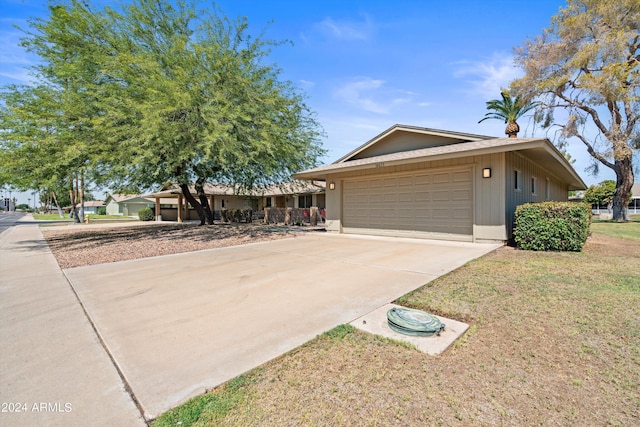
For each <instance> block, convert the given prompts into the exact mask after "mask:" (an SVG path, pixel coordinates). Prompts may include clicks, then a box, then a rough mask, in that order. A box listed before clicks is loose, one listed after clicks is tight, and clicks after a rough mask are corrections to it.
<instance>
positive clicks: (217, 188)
mask: <svg viewBox="0 0 640 427" xmlns="http://www.w3.org/2000/svg"><path fill="white" fill-rule="evenodd" d="M324 191H325V183H324V181H322V182H317V181H311V182H310V181H293V182H285V183H280V184H273V185H270V186H269V187H266V188H262V189H255V190H253V191H250V192H249V193H239V192H236V190H235V188H234V187H233V186H232V185H228V184H210V183H206V184H205V185H204V193H205V194H206V195H207V196H248V197H262V196H283V195H293V194H308V193H323V192H324ZM189 192H191V194H194V195H195V194H196V189H195V186H193V185H190V186H189ZM180 194H182V189H180V187H178V186H177V185H176V184H166V185H165V186H163V189H162V190H160V191H158V192H155V193H152V194H147V195H145V196H144V197H151V198H155V197H165V198H177V197H178V196H179V195H180Z"/></svg>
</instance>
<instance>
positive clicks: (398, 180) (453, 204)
mask: <svg viewBox="0 0 640 427" xmlns="http://www.w3.org/2000/svg"><path fill="white" fill-rule="evenodd" d="M472 181H473V180H472V170H471V168H463V169H443V170H434V171H421V172H419V173H412V174H404V175H403V174H401V175H389V176H382V177H375V178H364V179H347V180H345V181H344V183H343V201H342V204H343V232H344V233H359V234H385V235H396V236H406V235H410V236H415V235H416V234H417V233H425V234H427V235H425V236H424V237H443V236H444V235H447V237H449V238H450V239H455V240H468V241H471V240H472V235H473V215H472V213H473V190H472V188H473V187H472ZM433 234H436V235H439V236H433Z"/></svg>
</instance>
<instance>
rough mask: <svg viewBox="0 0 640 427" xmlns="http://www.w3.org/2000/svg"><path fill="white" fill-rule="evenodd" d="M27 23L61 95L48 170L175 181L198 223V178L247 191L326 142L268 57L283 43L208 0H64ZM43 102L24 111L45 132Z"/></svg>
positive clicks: (148, 184) (129, 181)
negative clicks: (108, 2)
mask: <svg viewBox="0 0 640 427" xmlns="http://www.w3.org/2000/svg"><path fill="white" fill-rule="evenodd" d="M204 6H206V7H204ZM69 17H71V18H72V19H68V18H69ZM32 29H33V31H32V32H29V33H27V37H26V39H25V45H27V46H29V47H30V48H32V50H33V51H34V52H35V53H37V54H39V55H40V56H41V59H42V61H43V65H42V70H44V71H46V77H47V78H46V79H43V80H46V81H47V82H49V84H48V85H47V90H49V91H52V92H53V93H54V94H57V95H60V94H62V95H64V96H62V97H60V101H57V102H54V103H53V105H54V111H59V114H58V115H57V116H56V117H57V118H58V119H59V121H60V123H59V124H58V125H57V126H56V127H55V128H54V130H53V132H49V134H50V135H51V138H49V139H48V140H51V141H54V143H52V144H51V145H50V146H51V148H52V151H53V152H56V153H58V154H59V157H56V158H52V160H53V159H56V161H55V162H53V161H52V162H51V165H52V167H53V166H55V171H60V170H65V169H71V170H76V169H77V170H80V171H93V172H95V176H96V179H100V180H102V181H104V182H106V183H108V184H109V185H110V186H111V187H112V188H114V189H120V188H127V189H134V190H145V189H150V188H152V187H154V186H156V185H161V184H165V183H167V182H173V183H176V184H177V185H179V186H180V188H181V189H182V192H183V194H184V195H185V197H186V199H187V200H188V201H189V203H190V204H191V205H192V206H193V207H194V208H195V209H196V210H197V212H198V215H199V216H200V220H201V223H202V224H204V223H205V222H209V223H212V222H213V214H212V207H211V206H209V205H208V201H207V197H206V196H205V193H204V184H205V183H206V182H208V181H218V182H225V183H229V184H232V185H234V186H236V188H237V190H238V192H243V191H245V192H246V191H249V190H251V189H254V188H256V187H260V186H266V185H268V184H271V183H274V182H280V181H286V180H289V179H290V177H291V175H292V173H294V172H297V171H299V170H300V169H305V168H309V167H313V166H315V165H317V162H318V159H319V157H320V156H322V155H323V153H324V151H323V150H322V148H321V145H320V137H321V135H322V130H321V127H320V125H319V124H318V123H317V121H316V120H315V118H314V114H313V113H312V112H311V111H310V110H309V108H308V107H307V105H306V104H305V102H304V98H303V96H302V94H301V93H299V91H298V90H297V88H296V87H295V86H294V85H293V84H292V83H291V82H289V81H286V80H284V79H283V78H282V77H281V70H280V69H279V68H278V67H277V66H275V65H274V64H272V63H270V62H269V58H268V57H269V54H270V49H271V48H273V47H276V46H278V45H280V44H281V43H278V42H273V41H270V40H265V39H263V38H262V35H260V36H258V37H254V36H253V35H252V34H251V33H250V32H249V29H248V24H247V21H246V19H238V20H236V21H232V20H229V19H227V18H226V17H225V16H224V15H223V14H222V13H221V12H220V11H219V10H218V9H217V8H216V7H215V5H214V4H212V3H211V4H206V5H205V4H202V3H201V2H198V1H195V0H194V1H189V0H186V1H169V0H132V1H131V2H129V3H122V4H119V5H116V6H113V7H106V8H102V9H95V8H93V6H92V5H91V4H90V2H87V1H78V0H68V1H66V2H60V3H59V4H57V5H56V6H53V7H52V8H51V16H50V17H49V19H42V20H36V21H32ZM65 34H67V35H68V37H64V35H65ZM70 42H71V43H70ZM64 52H66V53H67V55H66V56H65V55H56V54H57V53H64ZM59 58H62V60H59ZM65 58H66V59H67V61H65V60H64V59H65ZM16 93H17V92H16V91H12V90H9V91H8V95H7V96H12V94H13V95H15V94H16ZM16 96H17V95H16ZM7 99H8V98H7ZM46 110H47V109H43V108H41V106H38V108H37V109H32V110H28V111H27V113H28V114H26V115H24V117H25V119H24V120H22V122H21V123H26V124H27V125H29V126H30V129H35V130H38V132H41V133H42V131H43V130H44V128H43V126H44V125H43V124H42V122H38V120H40V118H41V117H42V116H43V115H46V113H47V112H46ZM11 111H13V110H11ZM60 118H61V119H60ZM7 123H8V125H7V126H4V128H5V130H6V134H5V135H9V134H11V135H21V131H20V129H21V127H20V126H19V124H13V123H17V122H15V121H14V122H13V123H10V122H9V121H8V122H7ZM20 138H23V137H22V136H20ZM10 139H11V141H13V142H15V141H18V138H17V137H15V138H14V137H13V136H11V138H10ZM22 140H24V138H23V139H22ZM45 141H47V139H46V138H43V137H42V136H41V135H36V136H34V137H30V138H29V140H28V143H29V144H30V146H31V148H23V147H26V145H24V143H20V144H13V143H10V144H6V147H7V149H6V150H4V151H5V153H6V155H7V156H11V155H12V153H16V152H18V150H22V151H29V150H31V149H32V150H33V152H35V150H41V149H43V147H44V144H45ZM96 147H99V149H96ZM45 172H47V171H45ZM47 173H48V172H47ZM43 175H46V173H40V172H39V173H38V174H36V173H34V174H32V178H33V179H35V180H37V179H41V177H42V176H43ZM191 184H195V194H194V193H192V190H191V188H192V187H191Z"/></svg>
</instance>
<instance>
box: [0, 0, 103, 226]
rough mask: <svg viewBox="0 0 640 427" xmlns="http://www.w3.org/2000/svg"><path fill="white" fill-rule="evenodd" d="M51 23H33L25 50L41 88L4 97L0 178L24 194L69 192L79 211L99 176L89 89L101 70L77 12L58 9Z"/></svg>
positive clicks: (17, 89)
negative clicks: (87, 185)
mask: <svg viewBox="0 0 640 427" xmlns="http://www.w3.org/2000/svg"><path fill="white" fill-rule="evenodd" d="M49 11H50V15H49V18H48V19H47V20H44V19H33V20H30V22H29V23H30V26H29V28H28V29H25V37H24V39H23V41H22V46H23V47H25V48H26V49H27V50H28V51H30V52H32V53H35V54H36V55H38V56H39V57H40V58H41V62H40V63H39V64H37V65H36V66H34V67H32V68H31V73H32V75H33V77H34V79H35V80H36V81H37V84H36V85H34V86H28V85H22V86H19V85H10V86H7V87H5V88H3V89H2V91H1V92H0V100H1V104H0V130H1V133H0V175H1V176H2V177H3V178H2V179H3V180H4V181H5V182H9V183H11V184H12V185H13V186H14V187H16V188H19V189H21V190H27V189H40V190H46V191H47V192H49V193H50V192H51V191H56V190H57V191H59V190H60V189H61V188H65V191H68V192H69V195H70V200H71V205H72V208H73V212H74V215H75V217H76V220H78V221H80V220H81V219H82V218H81V213H80V216H78V212H77V211H76V209H75V207H76V205H77V204H78V203H79V202H80V203H81V202H82V199H83V198H82V194H83V193H84V181H85V178H88V179H89V180H91V179H92V178H95V177H98V180H99V179H100V178H99V177H100V174H99V173H96V170H95V168H93V167H92V162H93V161H94V160H95V159H96V158H97V157H98V156H100V155H101V153H102V152H103V149H104V146H103V145H102V144H101V143H100V140H101V138H100V136H99V133H100V132H99V131H98V129H97V128H96V127H95V126H94V119H95V117H97V115H98V114H99V107H98V106H97V105H96V102H95V98H94V96H93V94H92V93H91V91H89V90H88V88H89V87H91V86H92V85H94V84H95V83H96V75H97V74H98V66H97V64H96V63H95V62H93V61H92V60H91V54H90V52H86V51H83V49H84V48H86V43H84V40H86V36H85V35H84V34H85V33H86V31H85V30H84V29H82V28H79V27H78V24H77V22H78V20H79V18H80V16H79V15H78V14H77V12H78V11H74V10H69V9H67V8H65V7H62V6H59V5H52V6H50V8H49Z"/></svg>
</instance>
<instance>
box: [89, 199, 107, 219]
mask: <svg viewBox="0 0 640 427" xmlns="http://www.w3.org/2000/svg"><path fill="white" fill-rule="evenodd" d="M103 207H105V204H104V202H103V201H102V200H90V201H88V202H84V213H85V214H93V215H97V214H98V209H100V208H103Z"/></svg>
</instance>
